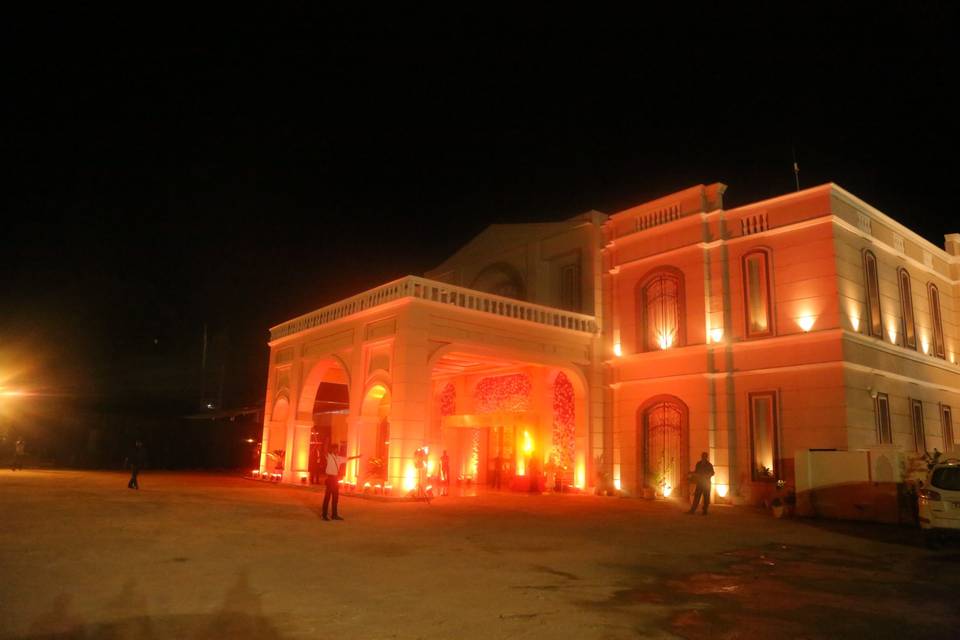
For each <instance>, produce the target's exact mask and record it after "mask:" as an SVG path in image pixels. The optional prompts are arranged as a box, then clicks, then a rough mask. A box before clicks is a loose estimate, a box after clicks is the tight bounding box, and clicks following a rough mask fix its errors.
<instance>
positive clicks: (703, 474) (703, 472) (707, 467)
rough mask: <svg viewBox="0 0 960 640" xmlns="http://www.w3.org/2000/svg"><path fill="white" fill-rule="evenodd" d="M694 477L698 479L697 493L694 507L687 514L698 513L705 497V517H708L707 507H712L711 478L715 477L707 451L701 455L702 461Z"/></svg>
mask: <svg viewBox="0 0 960 640" xmlns="http://www.w3.org/2000/svg"><path fill="white" fill-rule="evenodd" d="M693 475H694V477H695V478H696V482H697V491H696V493H695V494H694V496H693V506H692V507H690V511H687V514H688V515H691V514H694V513H696V511H697V505H698V504H699V503H700V498H701V497H703V515H707V507H709V506H710V478H712V477H713V465H712V464H710V459H709V456H707V452H706V451H704V452H703V453H701V454H700V461H699V462H698V463H697V466H696V468H695V469H694V470H693Z"/></svg>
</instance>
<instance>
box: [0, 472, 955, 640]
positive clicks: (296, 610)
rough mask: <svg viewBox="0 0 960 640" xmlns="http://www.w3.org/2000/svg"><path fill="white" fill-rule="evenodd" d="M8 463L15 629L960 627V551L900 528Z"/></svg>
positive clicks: (533, 634) (593, 633) (882, 631)
mask: <svg viewBox="0 0 960 640" xmlns="http://www.w3.org/2000/svg"><path fill="white" fill-rule="evenodd" d="M126 482H127V477H126V475H124V474H121V473H111V472H80V471H38V470H29V469H28V470H26V471H17V472H11V471H9V470H4V471H0V508H2V512H3V515H4V517H3V527H2V528H0V572H2V573H0V578H2V579H0V636H2V637H10V638H124V639H126V638H240V639H242V638H256V639H257V640H271V639H274V638H464V639H469V638H636V637H656V638H665V637H682V638H767V637H790V638H793V637H804V638H837V637H850V638H853V637H884V638H886V637H890V638H894V637H895V638H909V637H917V638H939V637H943V638H947V637H956V636H957V634H958V629H960V604H958V595H957V594H958V593H960V591H958V587H960V572H958V568H960V553H958V550H957V549H956V548H955V547H952V548H947V549H946V550H943V551H939V552H932V551H928V550H926V549H924V548H923V547H922V546H921V544H920V537H919V532H918V531H914V530H910V529H903V528H898V527H887V526H881V525H866V524H853V523H837V522H823V521H808V520H795V519H794V520H790V519H783V520H777V519H774V518H772V517H770V516H769V515H767V514H765V513H762V512H760V511H757V510H754V509H748V508H740V507H727V506H716V507H714V508H713V509H712V510H711V513H710V515H709V516H708V517H702V516H700V515H696V516H686V515H685V514H684V507H683V505H682V504H680V503H676V502H670V501H643V500H632V499H617V498H600V497H595V496H582V495H563V496H557V495H526V494H510V493H483V492H481V493H480V495H478V496H475V497H446V498H438V499H436V500H434V501H432V503H430V504H427V503H422V502H418V503H414V502H378V501H373V500H365V499H360V498H352V497H343V498H342V499H341V514H342V515H343V516H344V517H345V520H344V521H342V522H334V521H330V522H325V521H323V520H321V518H320V502H321V498H322V494H321V493H320V492H318V491H313V490H310V489H305V488H301V487H292V486H278V485H268V484H265V483H261V482H255V481H250V480H244V479H241V478H237V477H233V476H227V475H213V474H209V475H204V474H174V473H151V472H147V473H145V474H143V475H142V476H141V487H142V488H141V489H140V490H139V491H134V490H129V489H127V488H126Z"/></svg>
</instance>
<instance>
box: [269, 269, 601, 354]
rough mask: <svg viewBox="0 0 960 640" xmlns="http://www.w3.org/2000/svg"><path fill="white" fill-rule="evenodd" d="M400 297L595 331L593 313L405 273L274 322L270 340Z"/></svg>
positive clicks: (589, 331) (551, 325) (574, 329)
mask: <svg viewBox="0 0 960 640" xmlns="http://www.w3.org/2000/svg"><path fill="white" fill-rule="evenodd" d="M400 298H419V299H421V300H429V301H431V302H436V303H439V304H448V305H451V306H455V307H460V308H461V309H471V310H474V311H478V312H480V313H488V314H491V315H496V316H500V317H503V318H513V319H515V320H525V321H527V322H534V323H537V324H541V325H546V326H548V327H557V328H560V329H569V330H571V331H581V332H584V333H596V332H597V321H596V318H594V317H593V316H588V315H584V314H582V313H574V312H572V311H564V310H562V309H556V308H554V307H545V306H543V305H539V304H532V303H529V302H523V301H522V300H514V299H513V298H505V297H503V296H497V295H493V294H491V293H484V292H482V291H476V290H474V289H467V288H465V287H456V286H454V285H450V284H446V283H444V282H437V281H436V280H428V279H426V278H419V277H417V276H407V277H405V278H400V279H399V280H394V281H393V282H388V283H387V284H384V285H380V286H379V287H375V288H373V289H370V290H369V291H365V292H363V293H360V294H358V295H355V296H353V297H350V298H347V299H345V300H341V301H339V302H335V303H333V304H329V305H327V306H325V307H322V308H320V309H317V310H316V311H311V312H310V313H307V314H304V315H302V316H299V317H297V318H294V319H293V320H289V321H287V322H284V323H282V324H278V325H277V326H275V327H273V328H271V329H270V339H271V340H279V339H280V338H285V337H286V336H289V335H292V334H294V333H299V332H301V331H306V330H307V329H312V328H314V327H319V326H320V325H324V324H327V323H328V322H333V321H335V320H340V319H342V318H346V317H348V316H351V315H353V314H355V313H360V312H361V311H364V310H366V309H370V308H372V307H377V306H379V305H382V304H386V303H388V302H392V301H393V300H399V299H400Z"/></svg>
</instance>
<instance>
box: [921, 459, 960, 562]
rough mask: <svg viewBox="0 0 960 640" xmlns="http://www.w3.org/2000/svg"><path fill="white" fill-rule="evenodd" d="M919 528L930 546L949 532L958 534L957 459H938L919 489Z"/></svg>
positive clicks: (959, 492) (959, 483)
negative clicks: (941, 460) (939, 460)
mask: <svg viewBox="0 0 960 640" xmlns="http://www.w3.org/2000/svg"><path fill="white" fill-rule="evenodd" d="M919 516H920V528H921V529H923V531H924V534H925V538H926V541H927V543H928V544H929V545H931V546H936V545H937V544H939V542H940V540H941V539H942V538H943V537H945V536H946V534H948V533H950V532H951V531H950V530H953V531H954V532H957V533H960V460H956V459H950V460H944V461H943V462H938V463H936V464H935V465H933V467H932V468H931V469H930V471H929V473H927V481H926V482H925V483H924V485H923V487H922V489H921V491H920V505H919Z"/></svg>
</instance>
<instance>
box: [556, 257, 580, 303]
mask: <svg viewBox="0 0 960 640" xmlns="http://www.w3.org/2000/svg"><path fill="white" fill-rule="evenodd" d="M560 308H561V309H566V310H567V311H580V309H581V307H580V265H579V264H568V265H564V266H563V267H561V268H560Z"/></svg>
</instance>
